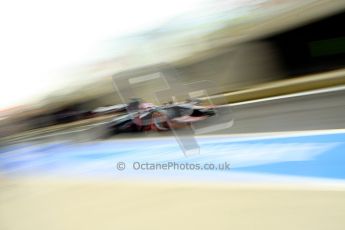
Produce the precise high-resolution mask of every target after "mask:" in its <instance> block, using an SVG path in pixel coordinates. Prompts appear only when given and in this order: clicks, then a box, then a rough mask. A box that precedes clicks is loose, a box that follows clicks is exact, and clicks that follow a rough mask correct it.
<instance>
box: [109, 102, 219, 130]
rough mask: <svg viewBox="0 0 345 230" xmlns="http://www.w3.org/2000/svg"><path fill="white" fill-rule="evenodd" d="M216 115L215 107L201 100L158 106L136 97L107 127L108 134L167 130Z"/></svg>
mask: <svg viewBox="0 0 345 230" xmlns="http://www.w3.org/2000/svg"><path fill="white" fill-rule="evenodd" d="M214 115H215V110H214V107H212V106H201V105H199V101H189V102H185V103H178V104H173V103H169V104H165V105H162V106H156V105H154V104H151V103H145V102H142V101H141V100H139V99H136V100H132V101H131V102H130V103H129V104H127V108H126V113H124V114H122V115H119V116H116V117H115V118H114V119H112V120H110V121H109V122H106V124H105V129H106V133H107V134H106V135H108V136H109V135H113V134H118V133H125V132H142V131H151V130H153V131H167V130H171V129H177V128H183V127H186V126H189V125H190V124H192V123H194V122H198V121H202V120H205V119H207V118H208V117H210V116H214Z"/></svg>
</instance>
